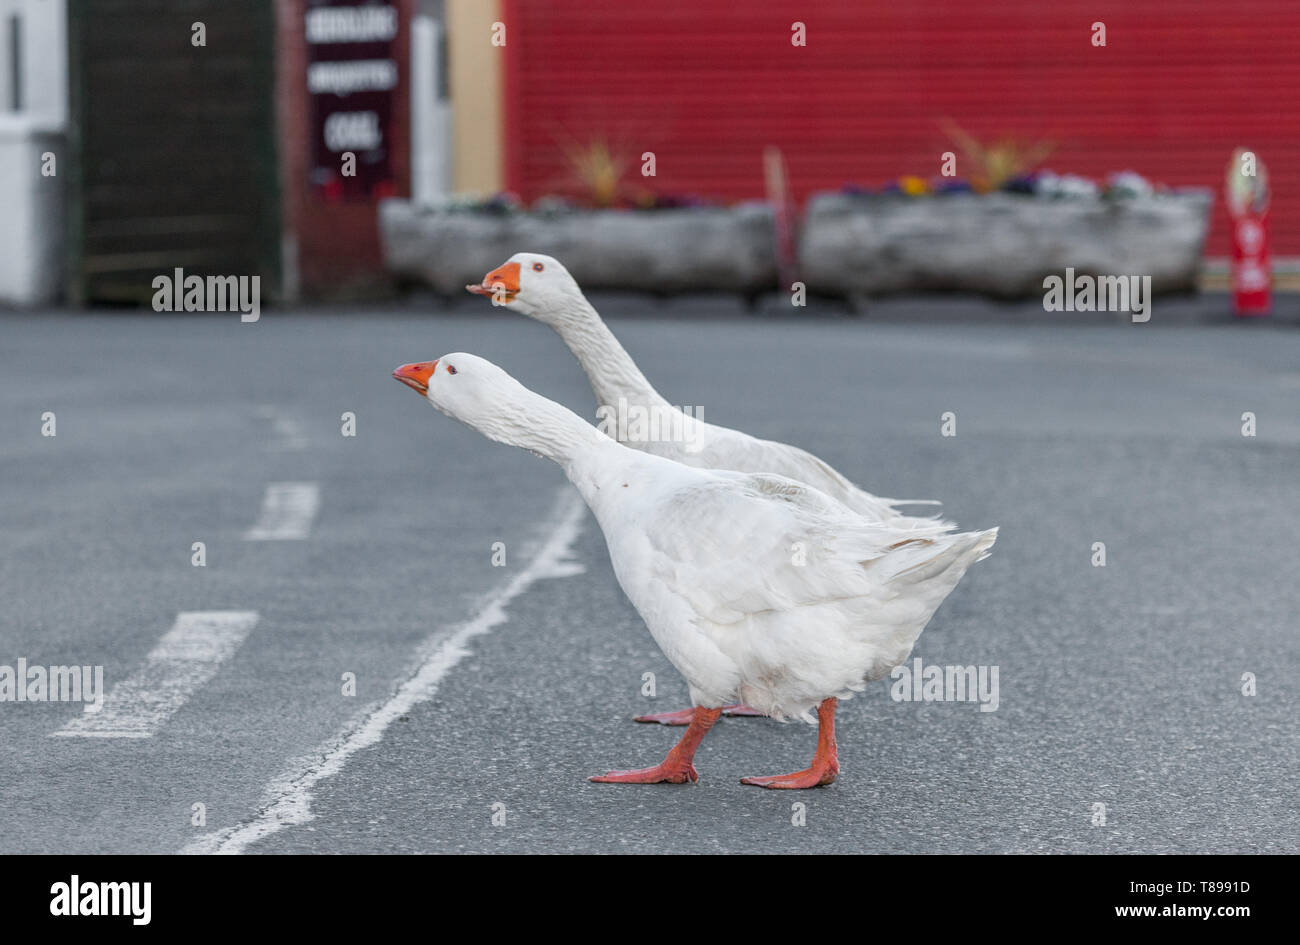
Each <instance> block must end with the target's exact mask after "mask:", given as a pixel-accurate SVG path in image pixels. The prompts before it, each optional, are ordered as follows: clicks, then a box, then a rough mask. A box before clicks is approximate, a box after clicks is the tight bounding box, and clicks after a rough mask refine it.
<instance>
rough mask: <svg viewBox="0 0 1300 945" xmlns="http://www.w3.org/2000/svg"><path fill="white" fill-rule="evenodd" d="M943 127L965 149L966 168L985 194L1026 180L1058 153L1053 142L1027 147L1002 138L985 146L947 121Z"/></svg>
mask: <svg viewBox="0 0 1300 945" xmlns="http://www.w3.org/2000/svg"><path fill="white" fill-rule="evenodd" d="M940 124H941V125H942V126H943V128H944V131H945V132H946V133H947V134H948V137H949V138H951V139H952V140H953V143H955V144H956V145H957V147H958V148H960V149H961V152H962V154H963V156H964V158H965V161H966V164H965V166H966V167H967V168H971V171H970V181H971V186H972V188H973V189H974V190H975V191H976V192H977V193H981V194H987V193H990V192H992V191H995V190H1002V189H1003V187H1004V185H1005V184H1006V182H1007V181H1009V180H1012V179H1014V178H1020V177H1024V176H1025V175H1027V174H1028V173H1029V172H1030V171H1032V170H1033V169H1034V168H1035V167H1037V166H1038V165H1039V164H1041V163H1042V162H1043V161H1044V160H1045V159H1046V158H1047V156H1048V155H1049V154H1051V153H1052V151H1054V150H1055V149H1056V146H1055V145H1054V144H1052V143H1051V142H1047V141H1036V142H1034V143H1032V144H1025V143H1022V142H1020V141H1017V140H1015V139H1014V138H1001V139H999V140H998V141H995V142H993V143H992V144H983V143H981V142H980V141H978V140H977V139H976V138H975V137H974V136H973V135H970V134H968V133H966V132H965V131H963V130H962V129H961V128H960V127H958V125H957V124H956V123H955V122H953V121H950V120H949V119H947V118H945V119H943V120H942V121H941V122H940Z"/></svg>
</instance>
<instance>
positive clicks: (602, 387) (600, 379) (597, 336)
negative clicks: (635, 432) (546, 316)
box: [554, 295, 667, 407]
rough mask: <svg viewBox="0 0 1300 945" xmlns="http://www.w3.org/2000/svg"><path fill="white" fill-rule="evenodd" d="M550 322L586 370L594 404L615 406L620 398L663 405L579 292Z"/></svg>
mask: <svg viewBox="0 0 1300 945" xmlns="http://www.w3.org/2000/svg"><path fill="white" fill-rule="evenodd" d="M554 324H555V330H556V331H557V332H559V335H560V337H561V338H562V339H563V340H564V343H565V344H566V345H568V346H569V350H570V351H572V352H573V354H574V356H575V357H576V358H577V359H578V361H579V363H580V364H581V365H582V369H583V370H584V371H586V372H587V379H588V380H589V381H590V382H591V389H592V392H593V393H594V394H595V395H596V402H597V404H599V405H603V406H617V404H618V402H619V399H620V398H622V399H624V400H626V401H627V402H628V404H629V405H634V406H647V407H649V406H662V405H666V404H667V401H666V400H664V398H663V397H661V396H659V392H658V391H656V390H655V389H654V388H653V387H651V386H650V382H649V381H648V380H646V377H645V375H644V374H642V373H641V369H640V368H638V367H637V366H636V362H635V361H633V360H632V356H631V355H630V354H628V353H627V351H626V349H624V347H623V346H622V345H621V344H619V342H618V339H617V338H615V337H614V333H613V332H612V331H610V330H609V328H608V326H606V324H605V322H604V321H603V320H602V319H601V317H600V314H599V313H598V312H597V311H596V310H595V309H594V308H592V306H591V303H590V302H588V301H587V300H586V298H584V297H583V296H582V295H578V296H577V297H576V298H575V299H573V300H572V301H571V302H570V303H569V306H568V308H567V309H566V310H565V311H564V312H561V313H560V315H559V317H557V318H556V319H555V322H554Z"/></svg>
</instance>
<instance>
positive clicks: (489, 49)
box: [446, 0, 510, 195]
mask: <svg viewBox="0 0 1300 945" xmlns="http://www.w3.org/2000/svg"><path fill="white" fill-rule="evenodd" d="M500 19H501V4H500V2H499V0H446V23H447V58H448V64H447V66H448V85H449V87H450V94H451V113H452V114H451V123H452V189H453V190H454V191H455V192H457V193H477V194H483V195H487V194H492V193H495V192H497V191H499V190H501V189H502V188H504V186H505V150H504V141H503V128H502V123H503V115H502V105H503V103H502V97H503V93H504V84H505V69H504V65H503V60H502V56H503V54H504V52H505V50H503V49H501V48H500V47H498V46H493V45H492V24H493V23H495V22H497V21H498V20H500ZM507 28H508V24H507ZM509 39H510V36H509V32H508V30H507V33H506V41H507V42H509Z"/></svg>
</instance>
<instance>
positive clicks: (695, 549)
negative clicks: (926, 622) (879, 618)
mask: <svg viewBox="0 0 1300 945" xmlns="http://www.w3.org/2000/svg"><path fill="white" fill-rule="evenodd" d="M656 513H657V514H656V515H655V516H654V519H653V520H652V521H649V522H646V523H644V526H645V528H646V534H647V537H648V539H649V542H650V546H651V551H652V554H651V555H650V560H649V562H648V563H649V564H650V566H651V568H652V569H653V570H654V573H655V577H656V578H657V579H658V580H661V581H663V582H664V583H665V584H667V585H668V586H670V587H671V588H672V589H673V590H674V591H675V592H676V593H677V594H678V595H680V596H681V597H683V598H685V599H686V600H687V601H688V602H689V603H690V606H691V608H692V609H693V610H694V611H695V613H696V614H697V615H698V616H699V617H700V618H702V619H704V620H706V621H709V622H711V623H714V624H719V625H725V624H732V623H736V622H738V621H740V620H743V619H744V618H746V617H748V616H753V615H757V614H762V613H765V612H788V611H790V610H792V609H795V608H799V607H804V606H809V605H813V604H820V603H827V602H832V601H839V600H845V599H849V598H856V597H863V596H867V595H873V594H885V595H890V594H892V593H894V592H893V591H891V590H890V589H889V588H888V587H887V585H888V584H889V582H890V580H891V578H893V577H895V576H896V575H898V574H900V573H902V572H903V571H905V570H907V569H908V568H911V567H914V566H916V565H918V564H921V563H923V562H924V560H925V559H926V558H927V557H932V556H933V554H934V549H933V548H932V547H931V546H933V545H934V544H935V539H937V538H939V537H940V536H943V535H944V534H945V532H946V531H947V530H948V528H949V527H950V526H948V525H947V524H946V523H943V522H935V523H933V524H932V525H929V526H925V525H918V524H916V522H915V521H913V522H911V523H909V525H908V526H907V527H904V528H895V527H890V526H888V525H882V524H880V523H876V522H871V521H868V520H866V519H864V518H863V517H861V516H859V515H857V514H855V513H854V512H852V511H851V510H849V509H847V508H845V507H844V506H843V505H842V504H840V503H838V502H836V501H835V500H834V499H831V498H830V497H828V496H826V495H823V494H822V493H820V492H818V491H816V490H814V489H810V488H808V487H807V486H804V485H802V484H800V483H798V482H795V481H794V480H791V479H787V478H785V477H783V476H774V475H766V474H750V475H742V474H738V473H732V474H728V473H719V474H717V475H716V476H713V477H710V478H709V479H707V480H704V481H701V482H698V483H696V484H692V485H690V486H687V487H686V488H683V489H679V490H677V491H675V492H674V493H673V497H672V499H671V500H670V501H668V502H666V503H664V504H662V505H661V506H659V507H658V508H657V509H656Z"/></svg>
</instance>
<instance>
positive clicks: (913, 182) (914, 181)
mask: <svg viewBox="0 0 1300 945" xmlns="http://www.w3.org/2000/svg"><path fill="white" fill-rule="evenodd" d="M898 190H899V192H900V193H902V194H903V195H904V196H907V197H924V196H925V195H926V194H928V193H929V192H930V185H929V184H927V183H926V182H925V179H924V178H922V177H916V176H915V175H911V174H908V175H905V176H903V177H900V178H899V179H898Z"/></svg>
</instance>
